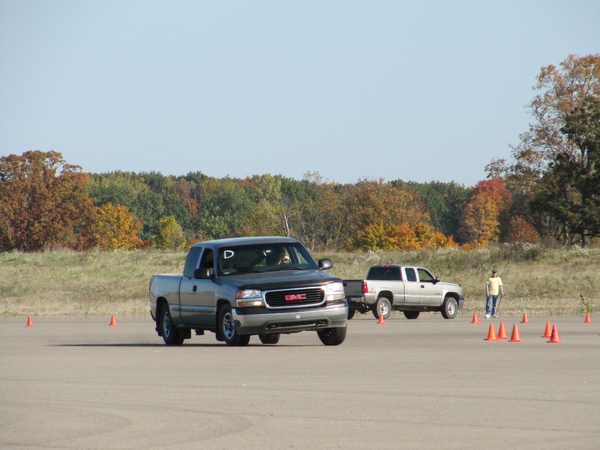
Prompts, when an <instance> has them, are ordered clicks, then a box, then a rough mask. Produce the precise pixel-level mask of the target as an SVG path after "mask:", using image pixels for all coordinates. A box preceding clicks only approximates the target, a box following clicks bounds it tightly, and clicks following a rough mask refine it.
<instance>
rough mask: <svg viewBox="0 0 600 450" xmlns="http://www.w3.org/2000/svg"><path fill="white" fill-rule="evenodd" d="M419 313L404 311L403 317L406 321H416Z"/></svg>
mask: <svg viewBox="0 0 600 450" xmlns="http://www.w3.org/2000/svg"><path fill="white" fill-rule="evenodd" d="M419 314H420V311H404V317H406V318H407V319H411V320H412V319H416V318H417V317H419Z"/></svg>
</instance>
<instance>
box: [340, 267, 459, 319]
mask: <svg viewBox="0 0 600 450" xmlns="http://www.w3.org/2000/svg"><path fill="white" fill-rule="evenodd" d="M344 290H345V292H346V299H347V300H348V308H349V310H348V318H349V319H351V318H352V317H353V316H354V313H355V312H356V311H358V312H361V313H366V312H368V311H372V312H373V315H374V316H375V317H376V318H379V315H380V314H383V317H384V318H386V319H387V318H388V317H389V316H390V314H391V312H392V310H393V309H395V310H397V311H403V312H404V315H405V316H406V318H407V319H416V318H417V317H419V313H421V311H440V312H441V313H442V316H443V317H444V318H445V319H454V318H455V317H456V315H457V314H458V310H459V308H462V306H463V303H464V300H465V298H464V296H463V294H462V287H461V286H460V285H459V284H454V283H445V282H442V281H440V279H439V278H437V277H435V276H434V275H433V274H432V273H431V272H430V271H429V270H427V269H425V268H424V267H412V266H405V265H398V264H390V265H378V266H373V267H371V268H370V269H369V272H368V274H367V279H366V280H344Z"/></svg>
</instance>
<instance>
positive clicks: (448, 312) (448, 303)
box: [442, 297, 458, 319]
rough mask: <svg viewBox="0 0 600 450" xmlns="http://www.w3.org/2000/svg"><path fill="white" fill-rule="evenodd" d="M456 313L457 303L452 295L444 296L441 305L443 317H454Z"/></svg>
mask: <svg viewBox="0 0 600 450" xmlns="http://www.w3.org/2000/svg"><path fill="white" fill-rule="evenodd" d="M457 314H458V304H457V303H456V299H455V298H454V297H446V299H445V300H444V304H443V305H442V316H443V317H444V319H454V318H455V317H456V315H457Z"/></svg>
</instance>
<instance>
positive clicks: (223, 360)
mask: <svg viewBox="0 0 600 450" xmlns="http://www.w3.org/2000/svg"><path fill="white" fill-rule="evenodd" d="M116 319H117V324H118V326H116V327H110V326H108V324H109V322H110V317H33V323H34V326H33V327H26V326H25V325H26V321H27V318H23V317H16V318H15V317H11V318H0V448H3V449H4V448H6V449H11V448H15V449H23V448H31V449H35V448H60V449H74V448H77V449H126V448H127V449H148V448H173V449H189V448H206V449H213V448H214V449H232V448H246V449H284V448H295V449H309V448H310V449H315V448H344V449H346V448H350V449H352V448H357V449H358V448H390V449H391V448H403V449H500V448H503V449H504V448H512V449H544V450H548V449H566V448H569V449H598V448H600V336H599V333H600V319H595V318H594V317H593V318H592V320H594V322H592V323H588V324H586V323H583V317H568V318H565V317H554V318H531V317H530V318H529V320H530V323H529V324H521V323H520V318H510V319H503V321H504V324H505V328H506V332H507V334H508V337H509V338H510V337H511V334H512V327H513V324H515V323H517V325H518V327H519V333H520V337H521V340H522V342H520V343H509V342H507V340H501V341H493V342H490V341H485V340H484V338H486V337H487V335H488V331H489V322H488V321H485V319H483V320H482V319H481V318H480V324H471V323H470V322H471V317H463V316H459V318H457V319H455V320H443V319H441V318H440V316H439V314H425V315H424V316H422V317H421V318H419V319H418V320H412V321H409V320H406V319H404V318H403V317H402V316H395V317H393V318H391V319H389V320H388V321H387V323H386V324H385V325H378V324H377V322H376V320H375V319H374V318H372V316H361V317H358V318H355V319H353V320H352V321H350V322H349V329H348V336H347V338H346V342H344V344H342V345H341V346H339V347H325V346H323V345H321V343H320V341H319V339H318V337H317V335H316V333H300V334H295V335H284V336H282V338H281V341H280V343H279V344H278V345H276V346H265V345H261V344H260V341H259V340H258V338H256V337H253V338H252V339H251V341H250V345H249V346H248V347H244V348H230V347H226V346H225V345H224V344H222V343H218V342H217V341H216V340H215V339H214V335H213V334H212V333H208V334H207V335H206V336H198V337H193V338H192V340H191V341H186V343H185V344H184V345H183V346H181V347H166V346H165V345H163V344H162V340H161V339H160V338H159V337H158V336H156V334H155V333H154V327H153V323H152V322H151V321H150V319H149V318H131V317H117V318H116ZM547 320H550V321H551V322H552V323H553V324H557V326H558V331H559V337H560V339H561V340H562V341H563V343H562V344H548V343H547V342H546V341H547V340H548V339H542V338H541V335H542V334H543V332H544V329H545V324H546V321H547ZM493 323H494V325H495V331H496V333H497V332H498V326H499V324H500V320H499V319H495V320H494V322H493Z"/></svg>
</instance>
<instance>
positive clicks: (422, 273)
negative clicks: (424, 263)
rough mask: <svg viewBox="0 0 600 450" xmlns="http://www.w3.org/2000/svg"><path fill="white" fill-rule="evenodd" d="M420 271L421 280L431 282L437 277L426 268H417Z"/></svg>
mask: <svg viewBox="0 0 600 450" xmlns="http://www.w3.org/2000/svg"><path fill="white" fill-rule="evenodd" d="M417 270H418V272H419V280H421V281H425V282H429V283H433V282H434V280H435V278H434V276H433V275H431V274H430V273H429V272H428V271H426V270H425V269H417Z"/></svg>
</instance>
